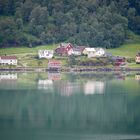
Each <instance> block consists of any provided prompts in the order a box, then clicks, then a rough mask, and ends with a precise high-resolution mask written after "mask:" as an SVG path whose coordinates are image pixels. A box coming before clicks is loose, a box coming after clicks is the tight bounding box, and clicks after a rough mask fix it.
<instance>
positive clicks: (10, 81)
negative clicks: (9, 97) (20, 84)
mask: <svg viewBox="0 0 140 140" xmlns="http://www.w3.org/2000/svg"><path fill="white" fill-rule="evenodd" d="M17 79H18V76H17V73H2V74H0V87H3V88H8V89H13V88H16V87H17Z"/></svg>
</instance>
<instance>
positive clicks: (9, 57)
mask: <svg viewBox="0 0 140 140" xmlns="http://www.w3.org/2000/svg"><path fill="white" fill-rule="evenodd" d="M0 58H1V59H17V57H16V56H0Z"/></svg>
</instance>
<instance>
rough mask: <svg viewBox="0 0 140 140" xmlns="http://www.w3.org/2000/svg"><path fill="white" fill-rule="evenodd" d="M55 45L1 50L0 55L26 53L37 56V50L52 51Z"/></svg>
mask: <svg viewBox="0 0 140 140" xmlns="http://www.w3.org/2000/svg"><path fill="white" fill-rule="evenodd" d="M56 47H57V45H56V44H55V45H42V46H37V47H33V48H28V47H11V48H2V49H0V55H5V54H6V55H11V54H23V53H25V54H28V53H33V54H37V52H38V50H41V49H54V48H56Z"/></svg>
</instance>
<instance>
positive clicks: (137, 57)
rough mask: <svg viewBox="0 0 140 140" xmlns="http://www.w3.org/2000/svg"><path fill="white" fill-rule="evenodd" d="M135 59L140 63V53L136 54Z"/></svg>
mask: <svg viewBox="0 0 140 140" xmlns="http://www.w3.org/2000/svg"><path fill="white" fill-rule="evenodd" d="M135 61H136V63H137V64H140V53H138V54H137V55H136V58H135Z"/></svg>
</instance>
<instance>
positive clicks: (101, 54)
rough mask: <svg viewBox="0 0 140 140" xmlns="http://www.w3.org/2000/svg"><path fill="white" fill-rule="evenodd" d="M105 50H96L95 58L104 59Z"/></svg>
mask: <svg viewBox="0 0 140 140" xmlns="http://www.w3.org/2000/svg"><path fill="white" fill-rule="evenodd" d="M105 53H106V52H105V50H104V49H103V48H96V52H95V56H96V57H102V56H104V55H105Z"/></svg>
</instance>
